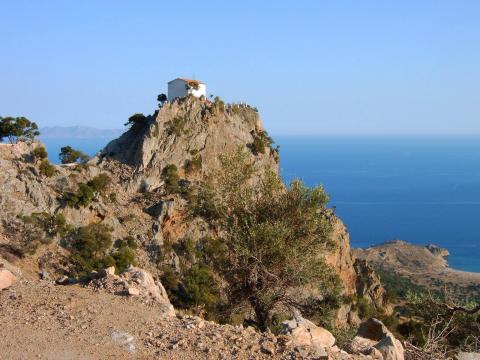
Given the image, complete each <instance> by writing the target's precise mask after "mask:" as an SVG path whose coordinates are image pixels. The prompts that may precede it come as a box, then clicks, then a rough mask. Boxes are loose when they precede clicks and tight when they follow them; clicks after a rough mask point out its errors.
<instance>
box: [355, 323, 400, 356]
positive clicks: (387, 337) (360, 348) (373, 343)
mask: <svg viewBox="0 0 480 360" xmlns="http://www.w3.org/2000/svg"><path fill="white" fill-rule="evenodd" d="M349 348H350V350H351V352H353V353H358V354H364V355H370V354H372V353H374V352H375V351H376V350H377V351H378V352H380V353H381V354H382V356H383V359H384V360H404V351H403V346H402V344H401V342H400V341H398V340H397V339H396V338H395V337H394V336H393V335H392V333H391V332H390V331H389V330H388V329H387V327H386V326H385V325H383V323H382V322H381V321H380V320H377V319H369V320H367V321H365V322H363V323H362V324H361V325H360V327H359V329H358V332H357V336H355V338H354V339H353V340H352V342H351V343H350V345H349Z"/></svg>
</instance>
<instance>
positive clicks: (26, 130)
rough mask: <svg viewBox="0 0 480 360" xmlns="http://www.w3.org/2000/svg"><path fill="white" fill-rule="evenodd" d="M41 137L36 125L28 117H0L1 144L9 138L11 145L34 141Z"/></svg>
mask: <svg viewBox="0 0 480 360" xmlns="http://www.w3.org/2000/svg"><path fill="white" fill-rule="evenodd" d="M38 135H40V131H39V130H38V126H37V124H36V123H34V122H32V121H30V120H28V119H27V118H26V117H23V116H22V117H11V116H7V117H0V142H1V141H3V139H5V138H7V139H8V141H9V142H10V144H15V143H17V142H18V141H25V140H27V141H33V139H34V138H35V136H38Z"/></svg>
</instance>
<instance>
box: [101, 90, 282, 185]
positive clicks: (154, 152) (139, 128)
mask: <svg viewBox="0 0 480 360" xmlns="http://www.w3.org/2000/svg"><path fill="white" fill-rule="evenodd" d="M262 132H263V127H262V124H261V121H260V117H259V115H258V113H257V112H256V111H255V110H254V109H252V108H250V107H240V106H237V107H235V106H228V107H224V108H222V107H221V106H219V105H215V104H214V103H211V102H209V101H202V100H200V99H197V98H195V97H188V98H184V99H178V100H176V101H174V102H169V103H166V104H165V105H164V106H163V107H162V108H161V109H160V110H159V111H158V112H157V113H156V114H155V115H153V116H149V117H147V119H146V120H145V121H143V122H141V123H135V124H133V126H132V127H131V128H130V130H128V131H127V132H126V133H124V134H123V135H122V136H121V137H119V138H118V139H116V140H113V141H112V142H110V143H109V144H108V145H107V146H106V147H105V149H104V150H102V152H101V153H100V154H99V156H98V158H97V161H99V162H100V164H105V163H106V162H108V161H109V160H114V161H118V162H120V163H122V164H127V165H129V166H131V167H132V168H133V169H134V176H133V177H132V178H131V179H130V181H128V186H129V187H130V188H132V189H140V188H143V189H145V190H149V191H152V190H154V189H156V188H158V187H159V186H160V185H161V184H162V180H161V173H162V170H163V169H164V167H165V166H167V165H175V166H176V167H177V168H178V169H180V171H181V172H182V174H181V175H182V177H185V178H187V179H195V178H198V177H199V176H201V174H205V173H208V172H210V171H212V170H213V169H216V168H218V166H219V160H218V156H219V155H220V154H223V153H225V152H229V151H232V150H235V149H236V148H237V147H238V146H242V147H245V146H250V145H251V144H252V143H253V141H254V139H255V137H256V136H257V135H258V134H261V133H262ZM266 150H267V151H266V152H265V153H256V154H255V156H254V158H255V162H256V164H257V165H258V167H259V168H266V167H270V168H272V169H273V170H275V171H276V170H277V169H278V165H277V163H276V161H275V153H274V152H273V150H271V149H270V148H268V147H267V149H266ZM252 156H253V154H252ZM194 159H196V161H197V164H198V163H199V162H201V169H198V171H197V172H194V171H188V170H187V171H185V169H186V168H188V166H187V164H188V163H189V162H190V161H192V160H194ZM200 159H201V160H200Z"/></svg>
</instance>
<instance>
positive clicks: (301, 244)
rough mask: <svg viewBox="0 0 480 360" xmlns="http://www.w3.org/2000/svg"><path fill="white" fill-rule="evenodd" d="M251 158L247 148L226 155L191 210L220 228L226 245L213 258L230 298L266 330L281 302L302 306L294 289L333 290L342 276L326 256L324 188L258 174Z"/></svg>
mask: <svg viewBox="0 0 480 360" xmlns="http://www.w3.org/2000/svg"><path fill="white" fill-rule="evenodd" d="M247 158H248V154H247V153H245V152H244V151H243V150H241V149H239V150H237V151H236V152H234V153H232V154H228V155H225V156H221V157H220V162H221V165H222V168H221V170H220V171H218V172H216V173H215V174H213V175H212V176H211V177H210V179H209V180H207V181H206V182H204V183H202V184H201V185H200V186H199V187H198V189H197V192H196V196H194V201H193V205H192V209H191V210H192V214H193V215H200V216H202V217H203V218H204V219H205V220H207V222H208V223H209V224H210V225H211V226H212V227H213V228H214V229H215V233H216V234H218V238H217V239H215V240H214V241H216V242H217V243H216V244H215V248H217V249H218V247H219V246H220V247H221V249H220V250H219V251H216V252H215V254H212V255H211V256H210V258H211V261H212V263H213V265H214V267H215V269H216V270H217V272H218V273H219V274H220V275H221V276H222V277H223V279H224V280H225V281H226V283H227V284H228V287H227V295H228V297H229V300H230V301H229V302H230V304H231V305H232V306H238V305H241V304H242V303H243V304H248V305H249V306H250V307H251V308H252V309H253V311H254V313H255V317H256V322H257V324H258V326H259V328H260V329H262V330H266V328H267V327H268V325H269V323H270V321H271V315H272V313H273V312H274V310H275V309H276V308H277V307H278V306H282V305H283V306H287V307H296V306H299V305H300V304H298V303H297V302H296V300H295V298H294V296H292V294H294V293H295V291H294V289H295V288H297V287H299V286H302V285H306V284H316V285H317V286H318V289H321V292H322V294H323V295H324V296H327V295H330V294H331V293H336V290H337V287H338V281H337V278H336V276H335V275H333V270H331V269H330V268H329V267H328V266H327V265H326V264H325V262H324V257H323V255H324V253H325V250H327V249H331V248H332V247H333V243H332V241H331V238H330V231H331V224H330V221H329V211H328V210H327V209H326V207H325V206H326V204H327V202H328V196H327V195H326V194H325V192H324V190H323V188H322V187H315V188H312V189H311V188H308V187H305V186H304V185H303V184H302V183H301V182H300V181H294V182H293V183H292V184H291V185H290V187H288V188H286V187H285V186H284V185H283V184H282V182H281V180H280V178H279V177H278V175H277V174H275V173H274V172H272V171H267V173H266V174H265V175H264V176H261V177H259V176H258V174H257V173H256V170H255V168H254V166H253V164H252V163H250V162H249V161H247ZM332 279H335V280H332Z"/></svg>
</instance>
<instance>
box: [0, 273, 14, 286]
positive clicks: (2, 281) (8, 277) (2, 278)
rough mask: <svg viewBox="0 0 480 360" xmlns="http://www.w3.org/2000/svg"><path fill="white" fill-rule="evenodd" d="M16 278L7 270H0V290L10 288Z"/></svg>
mask: <svg viewBox="0 0 480 360" xmlns="http://www.w3.org/2000/svg"><path fill="white" fill-rule="evenodd" d="M16 280H17V278H16V277H15V275H13V274H12V273H11V272H10V271H9V270H7V269H0V290H3V289H6V288H8V287H10V286H12V285H13V284H14V283H15V281H16Z"/></svg>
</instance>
